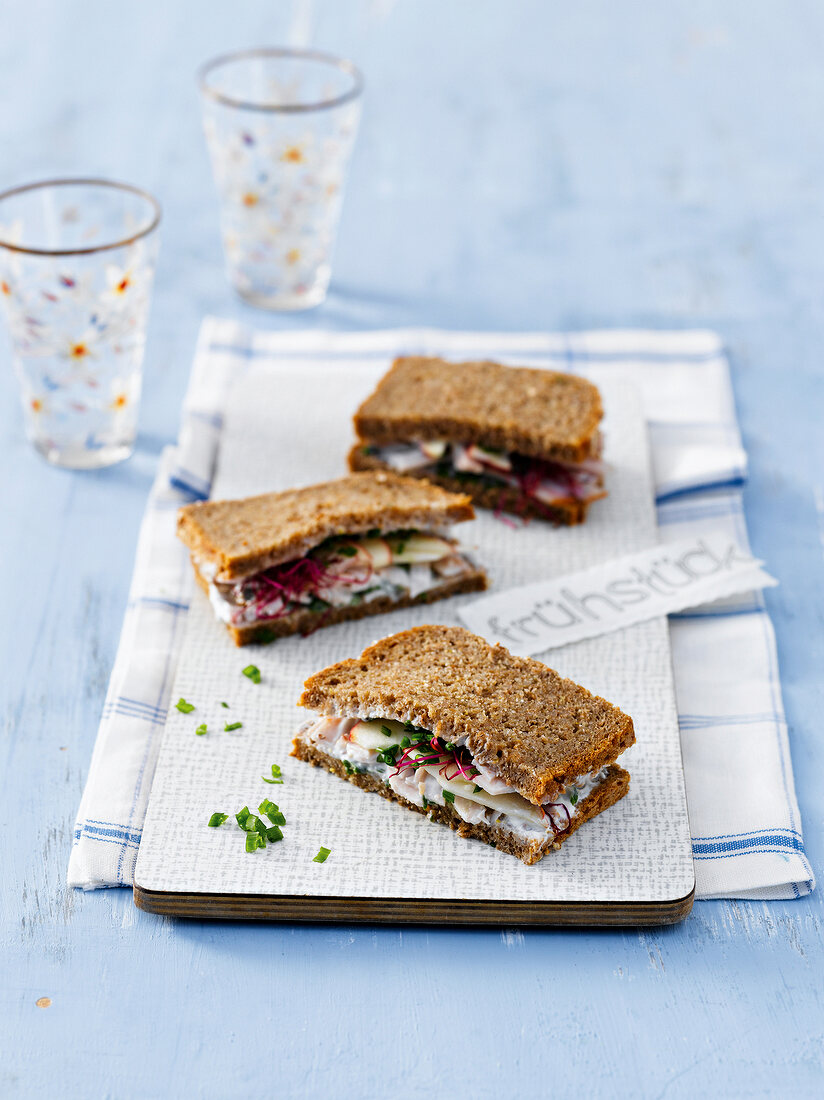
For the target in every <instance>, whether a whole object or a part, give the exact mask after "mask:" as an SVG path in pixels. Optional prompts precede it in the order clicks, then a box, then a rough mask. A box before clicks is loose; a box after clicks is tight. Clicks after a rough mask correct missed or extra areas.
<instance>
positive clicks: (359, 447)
mask: <svg viewBox="0 0 824 1100" xmlns="http://www.w3.org/2000/svg"><path fill="white" fill-rule="evenodd" d="M349 469H350V470H389V469H391V467H389V466H387V465H386V463H385V462H382V461H381V460H380V459H379V458H378V457H377V455H367V454H364V453H363V444H362V443H357V444H356V445H355V446H354V447H353V448H352V450H351V451H350V452H349ZM405 476H406V477H420V478H424V479H426V480H427V481H429V482H430V483H431V484H433V485H439V486H440V487H441V488H442V489H447V490H448V491H449V492H453V493H466V494H467V495H468V496H470V497H471V498H472V501H473V503H474V504H477V506H478V507H479V508H488V509H489V510H490V511H491V512H506V513H508V514H509V515H512V516H520V517H521V519H542V520H546V521H547V522H548V523H555V524H557V525H558V526H559V527H574V526H575V525H576V524H578V523H583V522H584V520H585V519H586V518H587V510H588V509H589V506H590V504H592V502H593V501H594V500H600V499H601V498H602V497H605V496H606V495H607V494H606V491H604V492H603V493H602V494H601V496H598V497H592V498H591V499H590V500H568V501H563V502H558V503H557V504H542V503H541V502H540V501H533V500H530V499H529V498H526V499H524V494H523V493H522V492H521V491H520V490H519V489H514V488H512V487H511V486H509V485H504V484H501V486H500V488H497V487H496V488H492V486H490V485H484V484H483V483H482V482H481V481H480V479H478V480H477V481H476V482H474V483H473V481H472V479H471V478H467V479H466V481H464V480H462V479H461V478H458V477H443V476H441V475H440V474H436V473H433V472H432V471H431V470H426V471H422V472H421V473H418V474H416V473H415V472H414V471H412V470H410V471H409V472H408V473H407V474H406V475H405Z"/></svg>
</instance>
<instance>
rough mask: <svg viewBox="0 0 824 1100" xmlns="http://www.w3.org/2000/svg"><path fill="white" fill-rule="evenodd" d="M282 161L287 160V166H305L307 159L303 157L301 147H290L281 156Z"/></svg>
mask: <svg viewBox="0 0 824 1100" xmlns="http://www.w3.org/2000/svg"><path fill="white" fill-rule="evenodd" d="M280 159H281V160H285V161H286V163H287V164H303V162H304V160H305V159H306V158H305V157H304V155H303V150H302V149H301V147H300V146H299V145H290V146H288V148H286V149H284V150H283V153H282V154H281V158H280Z"/></svg>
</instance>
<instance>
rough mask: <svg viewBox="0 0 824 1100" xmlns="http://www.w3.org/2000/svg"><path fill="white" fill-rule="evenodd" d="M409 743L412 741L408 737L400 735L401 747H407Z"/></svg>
mask: <svg viewBox="0 0 824 1100" xmlns="http://www.w3.org/2000/svg"><path fill="white" fill-rule="evenodd" d="M411 744H412V742H411V741H410V740H409V738H408V737H402V738H401V748H402V749H408V748H409V746H410V745H411Z"/></svg>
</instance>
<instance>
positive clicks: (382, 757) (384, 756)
mask: <svg viewBox="0 0 824 1100" xmlns="http://www.w3.org/2000/svg"><path fill="white" fill-rule="evenodd" d="M397 751H398V746H397V745H388V746H387V747H386V748H385V749H379V750H378V763H380V764H390V765H391V766H392V767H393V768H394V767H395V753H396V752H397Z"/></svg>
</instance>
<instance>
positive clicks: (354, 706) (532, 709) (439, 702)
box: [299, 625, 635, 805]
mask: <svg viewBox="0 0 824 1100" xmlns="http://www.w3.org/2000/svg"><path fill="white" fill-rule="evenodd" d="M299 705H300V706H303V707H307V708H308V709H310V710H313V711H317V712H318V713H320V714H322V715H327V716H333V715H341V716H354V715H357V716H358V717H366V716H374V717H382V718H391V719H394V720H396V721H400V722H413V723H414V724H415V725H416V726H420V727H421V728H423V729H426V730H429V731H431V732H432V733H434V734H436V735H437V736H439V737H443V738H444V739H445V740H447V741H455V740H457V739H458V738H460V737H465V738H466V745H467V748H468V749H469V751H470V752H471V754H472V756H473V757H474V758H475V759H476V760H477V761H478V762H479V763H480V764H482V765H483V766H484V767H488V768H491V769H492V771H493V772H494V773H495V774H497V775H499V776H500V777H501V779H503V780H504V782H506V783H507V785H508V786H510V787H512V788H514V789H515V790H516V791H518V793H519V794H521V795H523V797H524V798H526V799H528V801H530V802H533V803H534V804H535V805H542V804H543V803H545V802H549V801H551V800H552V798H553V797H554V796H555V795H557V794H558V793H560V791H561V790H562V789H563V788H564V787H566V786H568V785H569V784H570V783H572V782H574V780H575V779H576V778H577V777H578V776H579V775H587V774H590V773H592V772H596V771H599V770H600V769H601V768H603V767H605V766H606V765H607V764H611V763H613V762H614V761H615V759H616V757H617V756H619V755H620V754H621V753H622V752H623V751H624V750H625V749H627V748H629V747H630V745H632V744H634V743H635V731H634V727H633V723H632V719H631V718H630V717H629V715H626V714H624V713H623V711H621V710H619V709H618V707H615V706H613V705H612V704H611V703H608V702H607V701H606V700H605V699H602V698H600V696H597V695H593V694H592V693H591V692H589V691H587V689H586V688H584V687H581V686H580V685H579V684H576V683H574V682H573V681H572V680H567V679H565V678H564V677H562V676H559V675H558V673H557V672H555V671H554V670H553V669H551V668H549V667H548V666H547V665H544V664H542V663H541V662H540V661H535V660H533V659H532V658H530V657H516V656H515V655H513V654H512V653H510V652H509V651H508V650H506V649H504V647H503V646H500V645H495V646H491V645H489V643H488V642H486V641H485V640H484V639H483V638H480V637H478V635H476V634H472V633H471V632H470V631H468V630H464V629H463V628H462V627H455V626H435V625H430V626H417V627H412V628H411V629H409V630H404V631H401V632H400V633H398V634H393V635H391V636H390V637H388V638H383V639H382V640H381V641H379V642H375V643H374V645H371V646H369V647H368V648H367V649H365V650H364V652H363V653H362V654H361V656H360V657H356V658H351V659H349V660H345V661H339V662H338V663H337V664H334V665H331V666H330V667H329V668H326V669H323V670H322V671H320V672H318V673H316V674H315V675H314V676H310V677H309V679H308V680H307V681H306V683H305V684H304V691H303V694H302V695H301V698H300V700H299Z"/></svg>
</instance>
